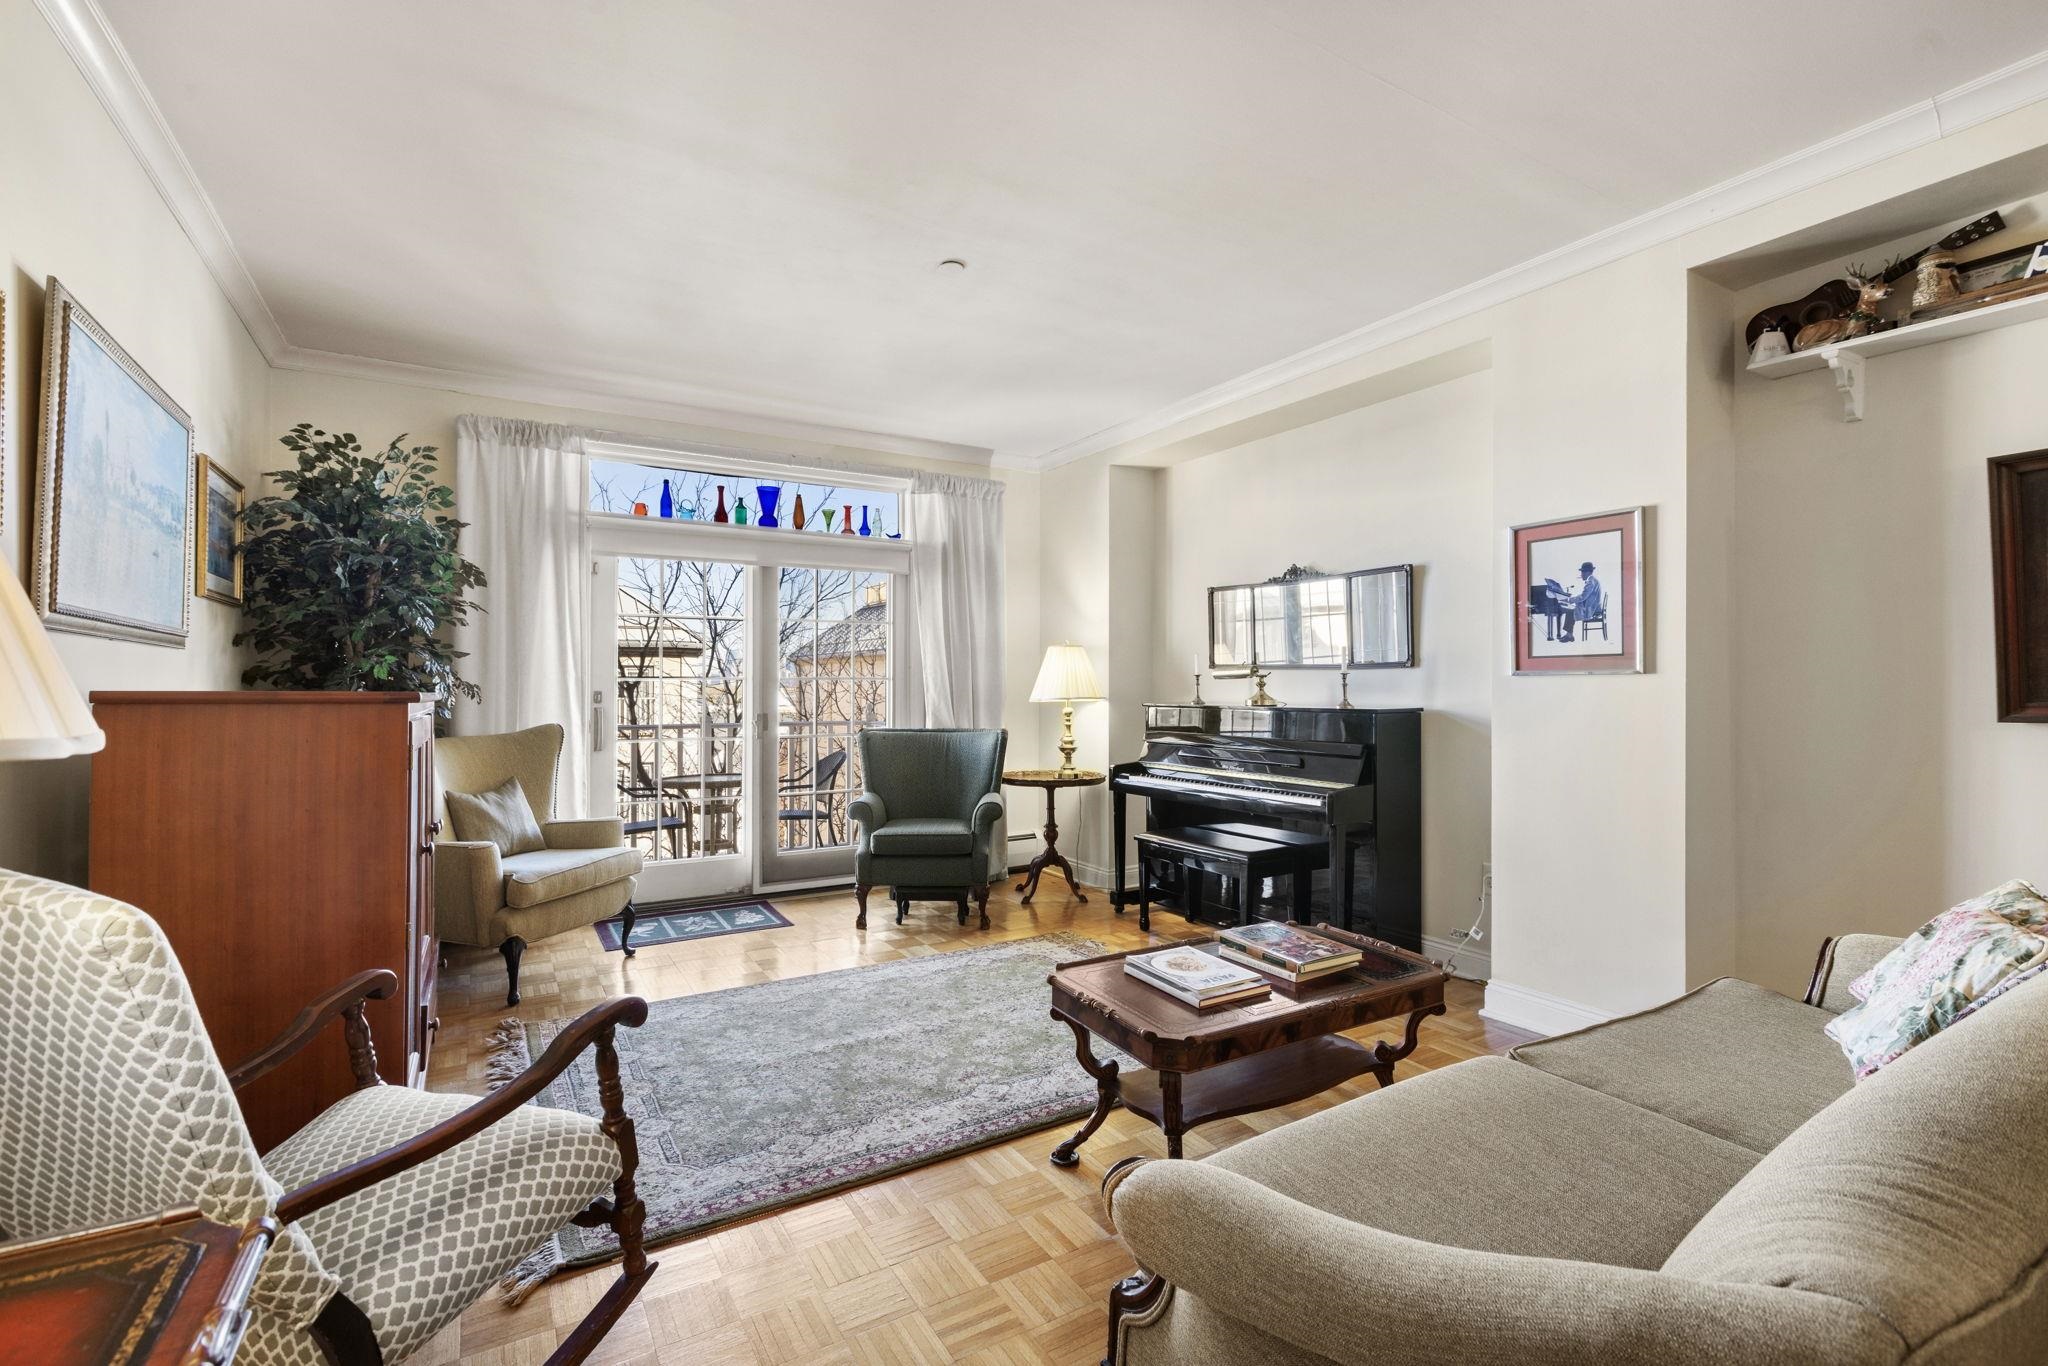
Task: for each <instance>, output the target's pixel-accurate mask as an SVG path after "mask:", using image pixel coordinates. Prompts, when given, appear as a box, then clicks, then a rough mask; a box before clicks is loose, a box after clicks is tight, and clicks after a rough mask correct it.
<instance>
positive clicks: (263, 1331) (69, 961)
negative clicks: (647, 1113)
mask: <svg viewBox="0 0 2048 1366" xmlns="http://www.w3.org/2000/svg"><path fill="white" fill-rule="evenodd" d="M366 978H367V979H377V978H381V979H382V980H383V982H384V983H387V984H388V983H389V982H390V980H391V979H390V974H388V973H373V974H366ZM365 990H366V993H367V994H376V992H377V991H388V990H389V986H388V985H386V986H381V987H380V986H378V984H377V983H376V982H375V981H374V980H371V981H370V983H369V986H368V987H366V989H365ZM332 999H334V1000H337V1001H338V1000H341V999H343V993H342V992H337V993H335V994H334V996H333V998H332ZM353 999H354V1004H355V1005H356V1006H357V1007H359V1006H360V1003H361V995H358V996H357V997H355V998H353ZM599 1010H600V1011H602V1012H608V1014H609V1016H610V1017H612V1018H614V1019H615V1020H616V1021H617V1022H620V1023H627V1024H632V1023H635V1022H636V1021H635V1020H634V1019H633V1018H632V1016H633V1013H634V1011H635V1010H637V1012H638V1017H639V1018H642V1019H644V1018H645V1010H646V1007H645V1005H644V1004H643V1003H641V1002H638V1001H637V1000H633V999H631V998H627V999H626V1000H624V1001H621V1002H614V1003H612V1005H611V1006H609V1007H600V1008H599ZM598 1013H599V1012H593V1013H592V1014H593V1016H595V1015H596V1014H598ZM328 1018H331V1017H328ZM590 1018H591V1017H586V1019H590ZM325 1022H326V1020H325V1019H323V1020H322V1021H320V1023H325ZM579 1023H581V1022H579ZM298 1028H299V1026H298V1025H296V1024H295V1025H294V1031H296V1030H298ZM290 1033H291V1032H289V1031H288V1038H289V1037H290ZM609 1039H610V1036H609V1034H608V1033H607V1034H606V1035H605V1043H604V1047H606V1048H609V1046H610V1044H609ZM280 1042H283V1041H280ZM298 1042H300V1043H303V1042H305V1036H301V1037H300V1038H299V1040H298ZM324 1042H325V1043H326V1044H327V1045H328V1046H330V1047H337V1046H340V1045H339V1041H337V1040H335V1039H333V1038H331V1037H329V1038H326V1039H325V1040H324ZM278 1051H279V1050H278V1045H272V1047H271V1048H270V1049H266V1050H265V1053H266V1054H272V1053H278ZM289 1051H290V1050H289V1049H287V1050H285V1053H287V1054H288V1052H289ZM259 1056H261V1055H259ZM282 1056H283V1054H280V1055H279V1057H278V1058H277V1060H282ZM568 1061H569V1059H568V1058H567V1057H564V1058H563V1059H562V1061H561V1063H560V1065H559V1066H566V1065H567V1063H568ZM547 1062H548V1060H547V1059H543V1062H542V1065H541V1066H538V1067H536V1068H535V1069H533V1072H532V1073H529V1076H534V1075H537V1074H539V1073H540V1072H541V1071H542V1070H543V1068H544V1067H545V1065H546V1063H547ZM372 1066H373V1067H374V1064H372ZM559 1066H558V1067H557V1069H556V1070H557V1071H558V1070H559ZM253 1071H254V1069H253V1068H250V1067H246V1066H245V1067H244V1068H243V1069H242V1072H241V1073H240V1074H239V1075H243V1076H244V1079H245V1080H246V1079H252V1077H251V1075H250V1074H251V1073H253ZM373 1074H374V1072H373ZM544 1079H545V1078H540V1079H539V1080H535V1081H533V1082H531V1083H527V1082H526V1080H525V1078H521V1079H519V1080H517V1081H515V1082H514V1083H513V1084H512V1085H513V1086H518V1087H521V1089H522V1090H526V1089H530V1090H538V1088H539V1085H540V1084H541V1081H543V1080H544ZM511 1089H512V1088H511V1087H508V1088H507V1090H508V1091H509V1090H511ZM520 1098H521V1097H520V1096H519V1095H505V1096H501V1097H494V1098H492V1100H490V1101H478V1100H477V1098H476V1097H474V1096H462V1095H434V1094H429V1093H427V1092H425V1091H416V1090H412V1089H410V1088H408V1087H400V1086H385V1085H382V1084H376V1085H372V1086H367V1087H365V1088H363V1089H361V1090H358V1091H356V1092H354V1093H353V1094H351V1095H349V1096H347V1097H345V1098H343V1099H342V1100H341V1101H339V1102H337V1103H336V1104H335V1105H333V1106H332V1107H330V1108H329V1109H327V1110H325V1111H323V1112H322V1113H321V1114H320V1115H319V1116H318V1117H317V1118H315V1119H314V1120H313V1122H312V1123H311V1124H309V1125H307V1126H306V1127H305V1128H304V1129H301V1130H300V1131H299V1132H298V1133H296V1134H294V1135H293V1136H292V1137H290V1138H288V1139H286V1140H285V1141H284V1143H282V1144H281V1145H279V1147H278V1148H276V1149H274V1150H273V1151H271V1152H270V1153H267V1154H263V1155H260V1156H259V1155H258V1153H257V1151H256V1148H255V1145H254V1144H253V1143H252V1142H251V1140H250V1138H249V1132H248V1129H247V1128H246V1127H245V1126H244V1124H243V1122H242V1112H241V1108H240V1106H239V1105H238V1104H237V1103H236V1100H235V1093H234V1083H233V1082H232V1081H231V1079H230V1077H229V1074H228V1072H227V1071H226V1070H225V1069H224V1068H223V1067H222V1065H221V1062H220V1059H219V1058H218V1057H217V1056H216V1055H215V1053H214V1050H213V1043H212V1040H211V1039H210V1038H209V1037H208V1035H207V1032H206V1027H205V1024H204V1022H203V1021H202V1020H201V1018H200V1015H199V1011H198V1008H197V1006H196V1005H195V1004H194V1003H193V1000H192V994H191V991H190V989H189V988H188V987H187V985H186V982H185V975H184V972H183V970H182V969H181V968H180V967H179V965H178V959H177V956H176V954H175V953H173V951H172V949H171V946H170V944H169V942H168V941H167V940H166V939H165V938H164V934H163V931H162V930H161V929H159V928H158V927H157V924H156V922H155V921H153V920H151V919H150V918H149V917H148V916H147V915H144V914H143V913H142V912H141V911H139V910H137V909H135V908H134V907H133V906H129V905H126V904H124V903H122V902H119V901H115V900H112V899H111V898H108V897H103V896H99V895H96V894H94V893H91V892H86V891H81V890H80V889H78V888H76V887H70V886H66V885H64V884H61V883H56V882H49V881H45V880H43V879H41V878H35V877H29V876H27V875H25V874H21V873H14V872H8V871H5V870H0V1237H6V1238H29V1237H43V1236H49V1235H54V1234H60V1233H65V1232H69V1231H72V1230H76V1229H86V1228H92V1227H97V1226H102V1225H106V1224H111V1223H118V1222H122V1221H126V1220H131V1219H137V1218H142V1217H145V1216H149V1215H153V1214H156V1213H159V1212H161V1211H163V1210H166V1209H171V1208H174V1207H176V1206H180V1205H186V1204H194V1205H197V1206H198V1207H199V1209H200V1210H201V1212H202V1213H204V1214H205V1215H206V1216H207V1217H208V1218H210V1219H212V1220H214V1221H216V1222H218V1223H222V1224H227V1225H230V1226H234V1225H242V1224H247V1223H249V1222H250V1221H251V1220H254V1219H256V1218H258V1217H260V1216H263V1215H266V1214H274V1213H278V1212H279V1206H280V1203H283V1204H284V1205H285V1206H286V1212H285V1213H284V1214H283V1215H281V1217H284V1218H291V1219H293V1222H289V1223H286V1224H285V1225H284V1227H283V1229H282V1231H281V1233H280V1235H279V1237H278V1239H277V1241H276V1242H275V1243H274V1244H273V1245H272V1247H271V1250H270V1252H269V1254H268V1255H267V1256H266V1258H265V1260H264V1262H263V1267H262V1270H261V1271H260V1273H259V1274H258V1276H257V1279H256V1284H255V1287H254V1290H253V1292H252V1293H251V1296H250V1301H249V1306H250V1316H249V1323H248V1327H247V1330H246V1332H245V1334H244V1337H243V1339H242V1345H241V1349H240V1351H239V1353H238V1355H237V1356H236V1357H235V1360H236V1362H237V1363H238V1366H329V1361H330V1357H329V1355H328V1354H327V1352H325V1351H323V1344H325V1345H326V1347H327V1348H328V1349H329V1350H331V1351H332V1352H333V1354H334V1355H333V1358H332V1359H333V1360H335V1361H339V1362H344V1363H351V1366H352V1363H354V1362H356V1361H368V1362H379V1363H381V1366H396V1363H398V1362H402V1361H404V1360H405V1359H406V1358H407V1357H408V1356H410V1355H412V1354H413V1353H414V1352H415V1351H417V1350H418V1349H419V1348H420V1347H421V1346H423V1345H424V1344H425V1343H426V1342H427V1341H428V1339H430V1338H432V1337H433V1336H434V1335H435V1334H436V1333H437V1332H439V1331H440V1329H441V1328H443V1327H444V1326H446V1325H447V1324H448V1323H449V1322H451V1321H453V1320H454V1319H455V1317H456V1316H457V1315H459V1314H460V1313H461V1312H462V1311H463V1310H464V1309H466V1308H467V1307H468V1306H469V1305H470V1304H472V1303H474V1302H475V1301H476V1300H477V1299H478V1298H480V1297H481V1296H482V1295H483V1294H484V1292H485V1291H486V1290H487V1289H488V1288H489V1287H490V1285H491V1284H492V1282H494V1281H496V1280H497V1279H498V1278H499V1277H500V1276H502V1275H504V1274H505V1273H506V1272H507V1271H509V1270H510V1269H511V1268H513V1267H514V1266H516V1265H518V1264H519V1263H520V1262H521V1260H522V1259H524V1258H526V1257H528V1256H529V1255H530V1254H532V1253H533V1252H534V1250H535V1249H536V1247H538V1246H539V1245H541V1244H542V1243H543V1241H544V1240H546V1239H547V1238H548V1236H549V1235H550V1234H552V1233H554V1232H555V1231H556V1230H558V1229H560V1228H561V1227H562V1226H564V1225H565V1224H567V1223H569V1222H570V1220H571V1219H572V1218H576V1217H577V1216H579V1215H583V1214H584V1212H585V1211H586V1210H588V1209H590V1208H591V1207H592V1205H593V1202H596V1201H599V1200H600V1199H601V1198H602V1197H605V1196H608V1195H610V1196H614V1197H622V1198H617V1199H616V1202H615V1203H616V1204H617V1205H619V1206H621V1207H624V1206H629V1205H630V1206H631V1207H633V1208H634V1209H636V1210H637V1208H638V1202H637V1200H634V1199H633V1198H632V1194H631V1192H632V1181H631V1173H630V1167H629V1164H627V1163H626V1162H625V1161H624V1159H623V1158H622V1152H623V1151H624V1149H625V1148H626V1147H629V1146H630V1144H631V1128H630V1123H629V1122H628V1123H627V1124H626V1126H625V1128H624V1130H623V1132H622V1133H621V1134H620V1138H621V1140H622V1142H615V1141H614V1138H613V1131H614V1130H615V1129H616V1127H617V1126H613V1128H612V1129H608V1128H607V1126H606V1125H604V1124H600V1122H599V1121H598V1120H595V1119H592V1118H590V1117H588V1116H585V1115H581V1114H575V1113H571V1112H568V1111H563V1110H550V1109H543V1108H541V1107H539V1106H533V1105H524V1106H520V1105H517V1101H518V1099H520ZM500 1102H502V1104H501V1103H500ZM515 1107H516V1108H515ZM496 1109H503V1110H504V1111H505V1113H503V1114H502V1115H499V1116H498V1117H496V1118H495V1119H491V1118H486V1117H484V1112H486V1111H490V1110H496ZM461 1115H467V1116H469V1117H470V1118H472V1119H474V1120H475V1121H476V1125H477V1132H476V1133H475V1135H474V1136H472V1137H469V1138H467V1139H466V1140H464V1141H460V1142H457V1143H454V1144H453V1145H452V1146H447V1147H446V1148H445V1150H443V1151H440V1152H439V1153H438V1155H431V1156H426V1157H423V1158H421V1159H420V1160H418V1161H417V1162H416V1163H412V1164H407V1165H404V1166H402V1167H400V1168H399V1169H396V1170H393V1171H392V1172H391V1173H390V1174H389V1175H387V1176H385V1177H384V1178H383V1179H381V1180H378V1181H376V1182H375V1183H374V1184H372V1185H370V1186H368V1187H367V1188H365V1189H362V1190H359V1191H356V1192H354V1193H352V1194H346V1195H340V1196H338V1197H333V1198H327V1199H321V1200H308V1199H306V1198H305V1196H304V1192H305V1190H306V1188H307V1187H308V1186H309V1184H311V1183H313V1182H316V1181H318V1180H319V1179H320V1178H322V1177H325V1176H327V1175H328V1174H330V1173H332V1172H335V1171H337V1170H338V1169H340V1168H342V1167H346V1166H349V1165H351V1164H353V1163H355V1162H357V1161H361V1160H364V1159H367V1158H377V1157H381V1156H386V1155H388V1153H389V1152H390V1150H392V1149H394V1148H396V1147H398V1146H400V1145H403V1144H405V1143H407V1142H409V1141H412V1140H415V1139H417V1138H418V1137H419V1136H421V1135H422V1134H423V1133H425V1132H426V1131H428V1130H431V1129H433V1128H435V1126H437V1125H439V1124H442V1123H444V1122H446V1121H449V1120H451V1119H454V1118H456V1117H457V1116H461ZM288 1191H289V1193H288ZM295 1201H296V1202H299V1204H300V1205H302V1206H303V1207H304V1208H305V1214H304V1217H303V1218H297V1217H295V1214H294V1212H293V1211H294V1210H295V1209H296V1208H297V1207H298V1206H295V1205H294V1203H293V1202H295ZM636 1217H637V1215H636ZM637 1237H638V1229H637V1224H636V1225H635V1227H634V1241H633V1245H632V1249H631V1252H630V1253H629V1260H631V1259H632V1258H634V1257H638V1256H639V1254H638V1243H637ZM639 1260H640V1262H641V1264H642V1265H643V1266H644V1265H645V1260H644V1257H640V1258H639ZM640 1279H641V1280H642V1281H644V1279H645V1276H644V1274H643V1275H642V1276H641V1278H640ZM637 1288H638V1286H637V1283H636V1284H635V1286H634V1289H635V1290H637ZM626 1298H627V1299H630V1295H629V1296H627V1297H626ZM619 1308H623V1303H621V1304H620V1306H619ZM616 1313H617V1310H614V1311H613V1313H612V1316H613V1317H616ZM337 1328H339V1329H345V1330H346V1331H345V1332H340V1333H337V1331H336V1330H337ZM370 1340H373V1341H374V1344H375V1345H374V1347H370V1346H368V1345H367V1344H368V1341H370ZM351 1345H354V1346H355V1347H358V1348H361V1349H362V1350H361V1351H356V1352H352V1351H351V1350H350V1347H351Z"/></svg>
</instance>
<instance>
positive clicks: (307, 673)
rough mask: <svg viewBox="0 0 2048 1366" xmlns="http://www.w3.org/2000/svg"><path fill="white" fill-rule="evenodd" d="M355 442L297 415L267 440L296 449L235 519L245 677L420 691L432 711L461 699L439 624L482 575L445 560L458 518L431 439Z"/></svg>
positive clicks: (443, 711)
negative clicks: (380, 444) (371, 444)
mask: <svg viewBox="0 0 2048 1366" xmlns="http://www.w3.org/2000/svg"><path fill="white" fill-rule="evenodd" d="M404 440H405V437H404V436H399V437H397V438H396V439H394V440H393V441H392V442H391V444H390V445H389V446H387V447H386V448H385V449H383V450H381V451H365V450H364V449H363V446H362V444H361V443H360V442H359V441H357V440H356V438H355V435H354V434H353V433H350V432H340V433H330V432H325V431H321V430H319V429H318V428H316V427H314V426H313V425H312V424H311V423H307V422H301V423H300V424H299V425H298V426H296V427H294V428H292V429H291V431H290V432H288V433H287V434H285V435H284V436H282V437H280V438H279V441H280V442H281V443H282V444H283V445H284V447H285V449H287V450H289V451H291V452H292V453H293V455H294V456H295V457H296V464H295V465H294V466H293V467H292V468H290V469H282V470H273V471H271V472H270V477H271V478H272V479H273V480H275V481H276V483H277V486H278V488H279V489H280V490H281V492H280V493H278V494H276V495H274V496H271V497H267V498H259V499H257V500H256V501H255V502H253V503H251V504H249V506H248V508H247V509H246V510H245V511H244V512H243V514H242V525H243V528H244V532H245V539H244V541H243V547H242V555H243V583H244V593H245V596H244V600H243V604H242V619H243V629H242V630H241V631H239V632H238V633H237V634H236V635H235V644H237V645H240V644H242V643H244V642H247V643H249V644H251V645H253V646H254V647H255V650H256V657H257V658H256V663H254V664H253V665H251V666H250V667H249V668H247V669H245V670H244V671H243V672H242V682H243V683H245V684H248V685H250V686H252V687H253V686H270V687H277V688H299V689H309V690H313V691H320V692H420V693H426V694H428V695H430V696H432V697H433V698H434V699H435V704H436V707H437V709H438V711H439V713H440V715H442V716H443V717H446V716H447V715H448V714H449V711H450V707H451V704H452V701H453V699H454V698H455V697H456V696H462V697H466V698H469V699H471V700H472V701H474V700H475V699H476V698H477V697H478V696H480V693H479V691H478V689H477V686H476V684H474V683H471V682H468V681H466V680H465V679H463V678H461V677H460V676H458V675H457V673H456V671H455V663H456V661H457V660H458V659H461V658H462V657H463V652H462V651H460V650H457V649H456V648H455V647H454V646H453V644H451V643H450V641H449V640H448V638H447V628H448V627H451V626H455V625H459V624H461V623H462V622H463V621H465V620H466V619H467V617H468V614H469V613H470V612H471V611H472V610H475V611H481V610H483V609H482V608H480V607H477V606H476V604H474V603H472V602H470V601H469V600H468V599H466V598H464V597H463V593H464V591H465V590H468V589H472V588H480V587H482V586H483V583H484V575H483V571H482V570H481V569H478V568H477V567H476V566H475V565H474V564H472V563H470V562H469V561H468V560H465V559H463V558H462V556H460V555H458V554H457V553H456V550H455V542H456V537H457V535H458V534H459V533H460V532H461V530H462V528H463V527H464V525H466V524H465V523H463V522H461V521H458V520H457V519H456V518H455V517H454V516H453V514H452V513H451V512H450V511H449V509H451V508H452V507H453V506H454V503H455V498H454V494H453V493H452V492H450V490H449V489H448V486H447V485H445V484H443V483H441V482H440V481H439V480H438V479H436V478H435V477H434V468H435V466H434V458H433V457H434V450H435V448H434V447H432V446H413V447H410V448H406V447H405V446H403V444H402V443H403V442H404Z"/></svg>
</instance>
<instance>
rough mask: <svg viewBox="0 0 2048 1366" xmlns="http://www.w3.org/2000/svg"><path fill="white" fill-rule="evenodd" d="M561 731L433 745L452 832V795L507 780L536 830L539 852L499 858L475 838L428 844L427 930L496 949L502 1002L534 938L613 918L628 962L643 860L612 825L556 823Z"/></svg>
mask: <svg viewBox="0 0 2048 1366" xmlns="http://www.w3.org/2000/svg"><path fill="white" fill-rule="evenodd" d="M561 756H562V728H561V727H560V726H557V725H553V724H549V725H541V726H533V727H530V728H528V729H526V730H516V731H512V732H510V733H509V734H505V735H449V736H443V737H442V738H440V739H439V740H436V741H435V742H434V805H435V810H434V818H435V821H436V828H437V829H438V830H440V831H441V832H442V833H443V834H444V835H447V834H452V832H453V829H454V827H453V825H452V824H451V823H450V821H449V819H448V801H447V796H448V794H449V793H450V792H488V791H490V790H491V789H492V788H494V787H496V786H498V785H499V784H500V783H502V782H504V781H505V780H506V779H507V778H517V779H518V780H519V788H520V791H522V792H523V793H525V794H526V804H527V806H528V807H530V808H531V809H532V811H533V819H534V821H535V823H536V824H538V825H539V826H540V833H541V838H542V839H543V840H545V841H546V842H547V847H546V848H545V849H534V850H529V851H528V852H526V853H523V854H511V855H506V854H501V853H500V852H499V851H498V846H497V845H495V844H490V843H486V842H483V841H479V840H458V839H453V838H447V839H439V840H437V841H436V842H435V844H434V933H435V935H436V936H437V937H439V938H441V939H446V940H449V941H451V942H453V943H457V944H476V945H479V946H481V947H484V948H495V949H496V950H497V951H498V952H499V954H500V955H502V956H503V958H504V959H505V979H506V987H507V990H506V993H505V1004H506V1005H508V1006H516V1005H518V1004H519V960H520V956H521V955H522V954H524V953H525V952H526V946H527V945H528V944H530V943H532V942H533V941H534V940H536V939H546V938H548V937H549V936H551V935H557V934H566V933H568V932H569V931H570V930H575V929H581V928H582V927H583V926H585V925H591V924H595V923H596V922H597V921H600V920H609V919H610V918H611V917H613V916H618V917H620V931H621V932H620V944H621V946H622V947H623V949H624V951H625V954H626V956H627V957H629V958H630V957H631V956H632V955H633V944H632V939H633V918H634V909H633V889H634V887H635V886H637V885H638V883H639V874H640V864H641V853H640V851H639V850H638V849H635V848H632V847H630V846H629V845H627V843H626V837H625V827H624V826H623V825H622V824H621V823H620V821H619V820H618V818H616V817H610V816H603V817H595V818H591V819H585V820H559V821H558V820H556V819H554V815H555V768H556V766H557V765H558V764H559V762H560V761H561Z"/></svg>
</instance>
